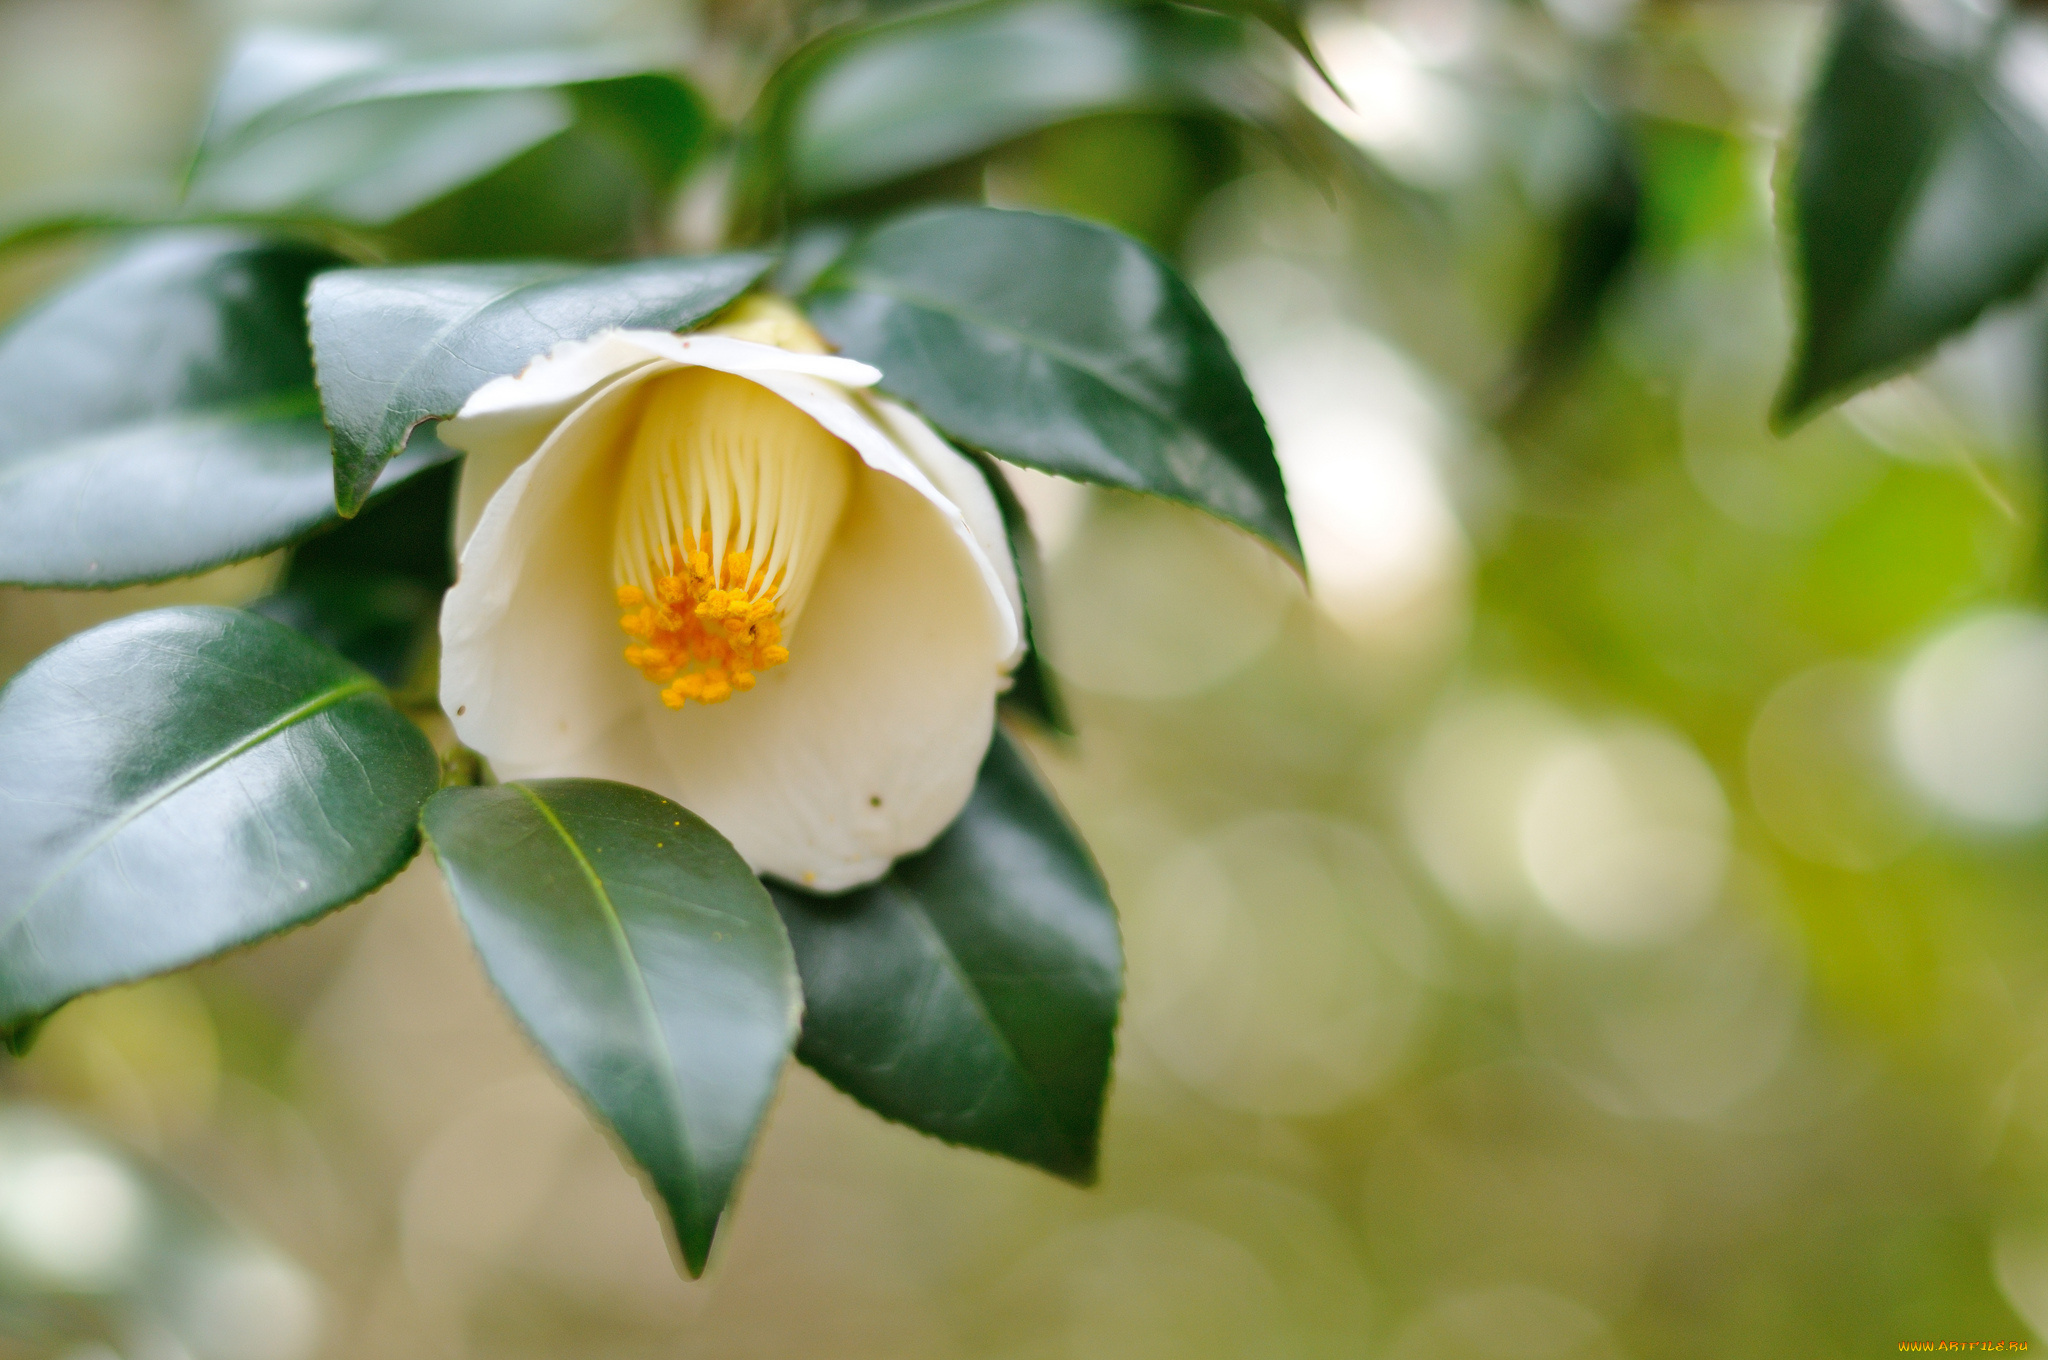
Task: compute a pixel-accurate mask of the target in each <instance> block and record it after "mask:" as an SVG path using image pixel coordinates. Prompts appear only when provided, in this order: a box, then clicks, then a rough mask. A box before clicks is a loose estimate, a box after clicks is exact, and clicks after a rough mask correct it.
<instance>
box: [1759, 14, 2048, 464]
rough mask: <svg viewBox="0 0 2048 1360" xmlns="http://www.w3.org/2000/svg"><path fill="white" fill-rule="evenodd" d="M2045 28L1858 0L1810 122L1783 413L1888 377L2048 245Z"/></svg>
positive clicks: (1797, 167) (1792, 218) (1802, 143)
mask: <svg viewBox="0 0 2048 1360" xmlns="http://www.w3.org/2000/svg"><path fill="white" fill-rule="evenodd" d="M2044 47H2048V31H2044V28H2043V26H2042V25H2041V22H2040V21H2039V20H2029V21H2023V22H2014V21H2011V20H2009V19H2006V18H2003V17H1999V16H1998V15H1996V14H1994V12H1993V11H1992V10H1991V9H1990V8H1988V7H1985V6H1981V5H1977V4H1975V3H1971V0H1925V3H1913V4H1907V3H1905V2H1904V0H1851V3H1848V4H1845V5H1844V6H1843V7H1842V10H1841V16H1840V20H1839V23H1838V24H1837V27H1836V29H1835V36H1834V41H1833V45H1832V47H1831V48H1830V50H1829V52H1828V55H1827V59H1826V63H1825V66H1824V69H1823V71H1822V74H1821V78H1820V84H1819V87H1818V89H1817V90H1816V92H1815V94H1814V96H1813V100H1812V103H1811V106H1810V108H1809V109H1808V111H1807V115H1806V119H1805V122H1804V124H1803V126H1802V127H1801V128H1800V131H1799V134H1798V143H1797V150H1796V157H1797V158H1796V161H1795V162H1794V166H1793V171H1792V175H1791V177H1790V193H1789V195H1788V200H1789V207H1788V213H1789V225H1790V228H1791V230H1790V232H1789V241H1790V245H1791V249H1792V253H1793V261H1792V264H1793V273H1794V275H1795V277H1796V279H1797V282H1798V290H1799V294H1800V298H1801V303H1802V311H1803V318H1802V327H1801V332H1800V337H1799V342H1798V348H1797V352H1796V353H1795V355H1794V357H1793V363H1792V368H1791V372H1790V373H1789V374H1788V376H1787V377H1786V380H1785V386H1784V389H1783V391H1782V392H1781V393H1780V394H1779V398H1778V405H1777V411H1776V419H1777V421H1778V423H1779V424H1780V425H1781V426H1785V425H1790V424H1793V423H1796V422H1797V421H1799V420H1800V419H1802V418H1804V417H1805V416H1807V415H1810V414H1811V413H1812V412H1814V411H1815V410H1817V409H1819V408H1820V407H1821V406H1823V405H1825V404H1826V403H1828V402H1829V401H1833V400H1838V399H1840V398H1841V397H1843V396H1846V395H1848V394H1849V393H1851V392H1853V391H1855V390H1856V389H1857V388H1860V387H1863V386H1865V385H1867V384H1869V383H1871V382H1874V381H1876V380H1877V379H1879V378H1882V377H1885V376H1887V375H1889V374H1891V373H1893V372H1895V371H1897V370H1898V369H1900V368H1901V367H1903V366H1905V365H1907V364H1909V363H1911V362H1913V361H1914V360H1915V359H1917V358H1919V357H1920V356H1921V355H1923V354H1925V353H1926V352H1927V351H1928V350H1929V349H1931V348H1932V347H1933V346H1934V345H1935V344H1937V343H1938V342H1940V341H1941V340H1942V339H1944V338H1946V337H1947V336H1949V335H1952V334H1954V333H1955V332H1957V331H1959V330H1961V329H1962V328H1963V327H1965V326H1967V325H1969V324H1970V323H1971V322H1972V321H1974V320H1975V319H1976V318H1977V316H1978V315H1979V314H1980V313H1981V312H1982V311H1983V310H1984V308H1986V307H1987V306H1989V305H1990V304H1992V303H1994V302H1998V301H2000V300H2002V299H2005V298H2009V297H2012V296H2014V295H2016V294H2018V293H2020V292H2021V291H2023V290H2024V289H2026V288H2027V287H2028V286H2029V285H2030V284H2031V283H2032V282H2033V281H2034V279H2035V278H2036V277H2038V276H2039V274H2040V272H2041V267H2042V264H2043V262H2044V260H2048V107H2044V106H2043V104H2042V102H2041V99H2040V95H2039V93H2038V88H2039V77H2038V74H2036V71H2037V67H2038V62H2039V58H2040V57H2041V56H2042V54H2043V50H2044Z"/></svg>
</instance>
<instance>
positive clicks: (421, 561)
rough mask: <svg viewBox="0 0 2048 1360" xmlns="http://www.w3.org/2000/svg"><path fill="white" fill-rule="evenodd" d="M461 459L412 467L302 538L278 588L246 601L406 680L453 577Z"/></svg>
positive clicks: (393, 678) (378, 671) (392, 679)
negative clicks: (361, 505) (345, 515)
mask: <svg viewBox="0 0 2048 1360" xmlns="http://www.w3.org/2000/svg"><path fill="white" fill-rule="evenodd" d="M426 438H431V435H428V436H426ZM461 466H462V465H461V463H460V462H448V463H444V464H442V465H441V466H439V467H437V468H433V469H431V470H429V471H428V472H425V473H423V474H421V475H420V476H417V477H414V478H412V479H411V480H410V481H408V482H406V483H405V484H404V485H402V486H400V487H399V488H398V489H397V490H395V491H393V492H391V493H389V494H388V495H382V496H378V497H376V498H375V499H373V500H372V501H371V502H370V504H369V506H368V507H367V508H365V509H364V511H363V512H362V513H361V514H360V515H357V516H356V517H355V518H354V519H349V520H340V521H338V522H337V523H336V525H335V526H334V527H333V528H331V529H329V530H327V531H326V532H325V533H322V534H320V535H318V536H317V537H314V538H310V539H308V540H306V541H305V542H304V543H301V544H300V545H299V546H298V547H297V548H296V549H294V550H293V552H292V556H291V562H290V563H289V564H288V565H287V566H286V568H285V572H284V577H283V579H282V580H280V581H279V582H278V587H277V591H276V593H275V594H271V595H267V596H265V597H264V598H262V599H260V600H258V601H256V602H255V603H254V604H252V605H250V606H249V607H250V608H251V609H253V610H255V611H256V612H257V613H259V614H262V615H263V616H264V617H266V618H272V619H276V620H277V621H278V622H279V623H283V624H289V625H290V626H291V627H293V628H296V629H298V630H299V631H300V632H302V633H305V634H306V635H308V636H309V637H312V638H314V639H315V640H317V641H319V642H321V643H322V644H324V645H326V646H328V647H332V648H333V649H334V650H335V651H337V652H340V653H341V654H342V655H343V656H345V657H347V658H348V659H349V660H351V661H353V662H355V663H356V664H357V665H358V666H361V667H362V668H363V669H364V670H366V671H368V672H370V674H372V675H374V676H376V677H377V678H378V679H379V680H382V681H383V682H384V683H385V684H387V685H403V684H405V683H407V681H408V680H409V679H410V678H411V677H413V676H414V675H416V674H417V673H418V671H419V670H420V668H421V666H422V664H423V661H424V658H425V657H426V656H427V654H428V649H429V648H430V646H431V645H432V642H433V640H434V631H435V625H436V623H437V622H438V621H439V619H440V615H441V595H442V593H443V592H444V591H446V590H447V589H448V587H449V586H451V585H453V584H454V583H455V564H454V555H453V551H452V545H451V543H450V528H451V525H452V523H453V517H454V509H455V483H456V477H457V476H458V475H459V473H460V471H461Z"/></svg>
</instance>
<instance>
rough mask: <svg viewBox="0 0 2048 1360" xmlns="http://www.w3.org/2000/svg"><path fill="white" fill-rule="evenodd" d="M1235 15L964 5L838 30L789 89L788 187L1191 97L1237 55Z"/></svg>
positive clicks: (877, 176) (874, 174) (843, 187)
mask: <svg viewBox="0 0 2048 1360" xmlns="http://www.w3.org/2000/svg"><path fill="white" fill-rule="evenodd" d="M1243 55H1244V44H1243V41H1242V34H1241V31H1240V30H1239V29H1238V28H1237V26H1235V25H1233V24H1228V23H1220V22H1218V21H1216V20H1214V19H1212V18H1210V17H1208V16H1204V15H1196V14H1191V13H1188V12H1187V11H1185V10H1180V9H1174V8H1151V7H1123V8H1103V7H1097V6H1091V5H1083V4H1076V3H1071V2H1070V0H1051V2H1050V3H1033V4H1018V5H1003V6H974V7H969V8H963V9H958V10H953V11H948V12H943V13H940V14H936V15H933V16H930V17H923V18H919V19H917V20H915V21H913V22H906V23H897V24H890V25H884V26H880V27H878V28H877V29H875V30H873V31H870V32H869V33H867V34H864V35H861V36H860V37H858V38H856V39H854V40H852V41H851V42H849V43H848V44H847V45H846V46H845V48H844V50H843V51H840V52H838V53H836V54H835V55H834V57H833V59H832V60H831V61H830V63H829V64H827V65H824V67H823V69H822V70H820V71H819V73H818V74H817V75H816V76H815V78H813V79H812V80H811V81H810V82H809V84H808V85H807V86H806V87H805V88H804V90H803V92H802V94H801V96H800V97H798V98H797V100H796V101H795V104H794V107H793V109H792V111H791V115H790V126H789V131H788V134H787V135H788V137H789V145H788V150H787V158H788V178H789V185H790V188H791V190H792V191H793V192H794V194H795V195H796V196H797V197H798V198H800V199H808V200H817V199H825V198H831V197H834V196H837V195H842V194H847V193H852V192H856V191H859V190H863V189H868V188H872V187H873V186H875V185H878V184H885V183H887V182H889V181H891V180H895V179H901V178H903V177H904V176H907V175H910V174H914V173H916V172H918V171H921V170H927V169H930V168H932V167H933V166H938V165H943V164H945V163H947V162H949V161H954V160H958V159H960V158H961V157H964V156H968V155H971V154H974V153H976V152H981V151H986V150H988V149H989V148H990V147H993V146H997V145H999V144H1001V143H1003V142H1007V141H1010V140H1011V139H1013V138H1016V137H1020V136H1022V135H1023V134H1025V133H1027V132H1031V131H1034V130H1036V129H1038V128H1042V127H1045V126H1046V125H1048V124H1051V123H1056V122H1060V121H1063V120H1066V119H1070V118H1077V117H1080V116H1083V115H1085V114H1089V113H1095V112H1100V111H1103V110H1108V109H1118V108H1133V107H1142V108H1202V107H1213V106H1214V105H1215V102H1216V101H1215V97H1214V96H1215V95H1216V94H1217V93H1220V92H1221V91H1223V90H1224V89H1226V88H1228V85H1229V82H1230V80H1231V73H1230V68H1231V66H1233V65H1234V64H1236V63H1239V62H1241V61H1242V60H1243Z"/></svg>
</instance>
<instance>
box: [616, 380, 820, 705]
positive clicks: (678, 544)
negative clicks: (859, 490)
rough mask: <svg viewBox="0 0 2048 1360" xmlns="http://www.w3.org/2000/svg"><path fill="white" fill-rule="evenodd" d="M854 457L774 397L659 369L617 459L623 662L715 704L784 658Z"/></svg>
mask: <svg viewBox="0 0 2048 1360" xmlns="http://www.w3.org/2000/svg"><path fill="white" fill-rule="evenodd" d="M859 471H860V460H859V459H858V457H857V456H856V455H855V454H854V453H853V451H852V450H851V449H849V448H848V447H847V446H846V445H845V444H844V443H842V442H840V441H839V440H838V439H837V438H835V437H834V436H833V435H831V434H830V433H829V432H827V431H826V430H825V429H824V428H823V427H822V426H820V425H819V424H818V423H817V422H816V421H815V420H813V419H812V418H811V417H810V416H808V415H807V414H805V413H804V412H802V411H800V410H799V409H797V408H796V407H794V406H792V405H791V404H790V403H788V402H787V401H785V400H783V399H782V398H781V397H779V396H777V395H775V394H774V393H773V392H770V391H769V390H768V389H766V388H764V387H761V386H760V385H759V384H756V383H753V382H750V381H748V380H746V379H742V378H737V377H731V376H729V375H724V374H717V373H711V372H708V371H703V370H687V371H684V372H680V373H676V374H672V375H668V376H665V377H662V378H659V379H656V380H655V381H654V384H653V386H652V387H651V388H650V391H649V396H648V401H647V403H646V405H645V407H644V408H643V410H642V412H641V415H640V417H639V424H638V426H637V428H636V431H635V433H634V435H633V439H632V450H631V453H630V456H629V458H628V460H627V465H626V467H625V468H624V469H623V470H622V474H621V475H622V481H621V484H620V488H619V500H618V505H617V511H616V515H615V522H614V537H613V575H612V583H613V585H614V589H615V593H616V600H617V603H618V607H619V609H620V610H621V611H622V615H621V617H620V619H619V626H620V627H621V628H622V629H623V630H624V631H625V632H626V634H627V635H628V638H629V641H631V643H632V644H633V645H632V646H630V647H627V648H626V649H624V652H623V655H624V657H625V660H626V663H627V664H628V665H630V666H632V667H633V668H634V669H636V670H638V671H639V672H640V673H641V675H643V676H644V677H646V679H648V680H649V681H651V682H653V683H655V684H656V685H658V686H659V687H660V688H659V690H658V693H659V695H660V698H661V701H662V703H663V704H664V705H665V706H666V707H668V708H671V709H680V708H683V707H684V706H686V704H687V703H688V702H689V701H690V700H695V701H697V702H699V703H704V704H716V703H723V702H725V701H726V700H728V699H730V698H731V697H732V696H733V695H734V694H738V693H744V692H745V691H747V690H751V689H753V688H755V687H756V685H757V684H758V683H759V679H758V677H759V675H760V673H761V672H762V671H765V670H768V669H770V668H772V667H775V666H779V665H783V664H785V663H787V662H788V660H789V656H790V652H789V648H788V646H787V645H785V643H784V638H785V636H787V635H789V634H790V633H792V632H793V631H794V628H793V621H794V620H795V619H796V618H797V617H798V616H799V615H800V613H801V611H802V608H803V605H804V602H805V600H806V598H807V597H808V596H809V594H810V592H811V589H812V585H813V584H814V582H815V581H816V579H817V575H818V568H819V564H820V562H821V561H822V560H823V557H824V554H825V552H826V550H827V548H828V547H829V545H830V543H831V542H832V539H833V535H834V532H835V531H836V528H837V526H838V524H839V521H840V518H841V516H842V514H843V512H844V510H845V507H846V504H847V500H848V496H849V493H850V492H851V491H852V488H853V481H854V478H855V477H856V476H857V475H858V474H859Z"/></svg>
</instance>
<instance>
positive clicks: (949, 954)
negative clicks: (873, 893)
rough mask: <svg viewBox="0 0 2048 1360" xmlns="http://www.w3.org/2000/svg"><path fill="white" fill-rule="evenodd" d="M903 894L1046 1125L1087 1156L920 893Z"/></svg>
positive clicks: (1083, 1144) (1082, 1142) (1071, 1149)
mask: <svg viewBox="0 0 2048 1360" xmlns="http://www.w3.org/2000/svg"><path fill="white" fill-rule="evenodd" d="M903 895H904V896H905V897H906V898H908V899H909V901H910V907H911V909H910V916H911V919H913V920H914V921H916V922H917V924H918V927H919V928H920V929H921V930H923V931H924V933H925V934H927V935H928V936H930V937H931V939H932V940H933V941H935V942H936V943H937V945H938V954H939V959H940V962H941V963H942V964H943V965H944V967H945V969H946V971H947V972H948V973H950V974H952V976H953V980H954V981H955V982H957V983H958V984H959V986H960V990H961V992H962V993H963V994H964V995H965V996H966V997H967V999H968V1000H969V1001H970V1002H971V1003H972V1004H973V1006H974V1010H975V1013H976V1014H978V1015H979V1016H981V1018H982V1021H983V1022H984V1023H985V1024H986V1025H987V1026H988V1032H989V1033H990V1034H992V1035H994V1036H995V1039H996V1044H997V1046H998V1047H999V1048H1001V1050H1002V1053H1003V1056H1004V1057H1005V1058H1007V1059H1009V1061H1010V1066H1011V1069H1012V1070H1013V1071H1015V1072H1016V1073H1017V1075H1018V1078H1019V1079H1020V1080H1021V1081H1022V1082H1023V1084H1024V1086H1025V1088H1026V1089H1027V1090H1029V1091H1030V1093H1031V1094H1032V1095H1034V1096H1036V1097H1037V1102H1036V1104H1037V1109H1038V1111H1039V1114H1040V1116H1041V1117H1042V1118H1043V1119H1044V1120H1045V1121H1046V1123H1047V1124H1049V1125H1051V1127H1052V1129H1053V1131H1054V1132H1055V1133H1056V1134H1058V1135H1059V1137H1060V1140H1061V1141H1062V1142H1064V1143H1066V1144H1067V1151H1068V1152H1069V1153H1074V1154H1078V1155H1079V1156H1080V1157H1081V1158H1083V1159H1084V1160H1085V1159H1086V1157H1087V1155H1088V1146H1087V1141H1086V1140H1085V1139H1076V1138H1075V1136H1074V1130H1073V1129H1072V1128H1070V1127H1068V1125H1067V1121H1066V1120H1065V1119H1064V1118H1062V1117H1061V1116H1060V1114H1059V1112H1058V1109H1059V1107H1058V1102H1057V1101H1055V1100H1054V1099H1053V1098H1052V1095H1051V1093H1050V1092H1049V1091H1048V1090H1047V1088H1046V1086H1045V1084H1044V1083H1043V1082H1041V1081H1040V1080H1039V1078H1038V1075H1037V1074H1036V1073H1035V1072H1033V1071H1032V1070H1031V1068H1030V1066H1029V1065H1027V1064H1026V1063H1025V1061H1024V1058H1023V1055H1021V1054H1020V1053H1018V1052H1017V1049H1016V1046H1015V1045H1014V1044H1012V1043H1011V1042H1010V1035H1009V1032H1008V1031H1007V1030H1005V1029H1004V1028H1003V1027H1002V1025H1001V1024H999V1023H998V1022H997V1021H996V1018H995V1013H994V1012H993V1011H991V1010H990V1009H989V1008H988V1001H987V999H986V998H985V997H983V996H982V994H981V988H980V986H979V984H977V983H976V982H975V981H974V977H973V975H972V974H971V973H969V972H968V971H967V967H966V965H965V964H963V963H962V962H961V960H960V958H959V955H958V954H956V953H955V952H954V949H953V942H952V941H951V940H950V939H949V938H947V935H946V932H945V931H944V930H942V929H940V928H939V923H938V922H937V921H936V920H935V919H933V917H932V914H931V911H930V909H929V908H928V907H927V906H926V905H925V901H924V898H923V896H922V895H920V894H918V893H915V892H909V891H906V892H905V893H904V894H903Z"/></svg>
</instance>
